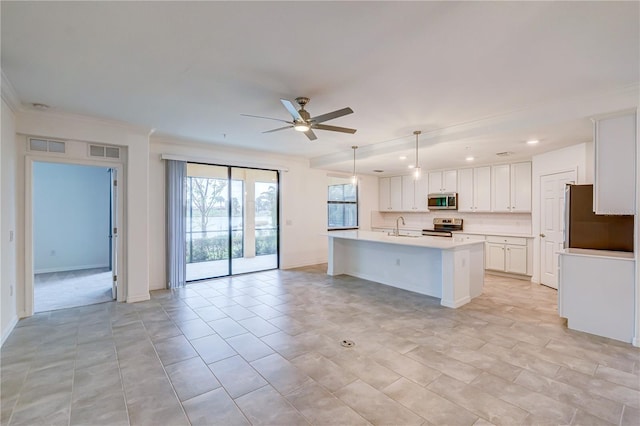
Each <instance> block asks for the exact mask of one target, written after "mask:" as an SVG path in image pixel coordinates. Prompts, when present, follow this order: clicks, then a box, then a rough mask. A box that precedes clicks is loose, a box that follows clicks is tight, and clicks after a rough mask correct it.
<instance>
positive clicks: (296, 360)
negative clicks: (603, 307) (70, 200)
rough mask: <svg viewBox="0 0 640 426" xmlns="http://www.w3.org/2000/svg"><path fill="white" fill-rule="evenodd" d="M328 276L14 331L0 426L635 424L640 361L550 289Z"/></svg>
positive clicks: (502, 281)
mask: <svg viewBox="0 0 640 426" xmlns="http://www.w3.org/2000/svg"><path fill="white" fill-rule="evenodd" d="M325 268H326V265H318V266H316V267H308V268H302V269H297V270H289V271H268V272H261V273H256V274H250V275H243V276H238V277H233V278H222V279H217V280H212V281H207V282H202V283H198V284H194V285H191V286H189V287H187V288H184V289H181V290H179V291H175V292H170V291H156V292H153V293H152V300H150V301H148V302H143V303H137V304H118V303H115V302H109V303H104V304H99V305H92V306H85V307H80V308H71V309H64V310H59V311H52V312H46V313H42V314H38V315H35V316H33V317H31V318H29V319H26V320H22V321H20V322H19V324H18V326H17V327H16V329H15V330H14V332H13V333H12V335H11V336H10V337H9V338H8V340H7V341H6V343H5V344H4V346H3V347H2V357H1V362H2V366H1V374H2V396H1V404H2V417H1V421H2V424H3V425H5V424H10V425H36V424H60V425H67V424H72V425H100V424H105V425H126V424H132V425H183V424H185V425H186V424H194V425H215V424H219V425H236V424H257V425H295V424H316V425H330V424H343V425H359V424H376V425H386V424H394V425H412V424H416V425H431V424H433V425H487V424H496V425H519V424H545V425H546V424H549V425H554V424H576V425H607V424H623V425H638V424H640V359H639V358H640V351H639V350H638V349H637V348H633V347H632V346H631V345H629V344H624V343H621V342H616V341H613V340H609V339H605V338H600V337H596V336H592V335H588V334H585V333H579V332H574V331H571V330H568V329H567V328H566V326H565V324H564V321H562V320H561V319H560V318H558V316H557V313H556V292H555V291H554V290H551V289H548V288H545V287H542V286H538V285H532V284H531V283H528V282H525V281H518V280H511V279H506V278H500V277H495V276H487V277H486V280H485V292H484V294H483V295H482V296H481V297H479V298H477V299H475V300H474V301H473V302H472V303H470V304H468V305H466V306H464V307H462V308H460V309H457V310H452V309H447V308H443V307H441V306H440V305H439V300H437V299H434V298H430V297H427V296H421V295H417V294H413V293H409V292H406V291H403V290H399V289H395V288H391V287H386V286H382V285H379V284H375V283H372V282H367V281H363V280H360V279H356V278H352V277H347V276H340V277H329V276H327V275H326V274H325ZM344 339H350V340H353V341H354V342H355V346H354V347H351V348H345V347H342V346H341V345H340V342H341V341H342V340H344Z"/></svg>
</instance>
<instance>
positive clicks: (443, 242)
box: [327, 231, 484, 308]
mask: <svg viewBox="0 0 640 426" xmlns="http://www.w3.org/2000/svg"><path fill="white" fill-rule="evenodd" d="M328 237H329V267H328V270H327V273H328V274H329V275H341V274H345V275H351V276H354V277H358V278H362V279H365V280H369V281H375V282H377V283H381V284H385V285H388V286H392V287H397V288H401V289H404V290H409V291H413V292H416V293H420V294H424V295H427V296H433V297H437V298H439V299H440V304H441V305H442V306H447V307H449V308H458V307H460V306H462V305H464V304H466V303H469V302H470V301H471V299H473V298H474V297H477V296H479V295H480V294H482V287H483V284H484V242H482V241H461V240H456V239H455V237H454V238H445V237H427V236H424V237H404V236H400V237H395V236H389V235H386V234H384V233H380V232H369V231H333V232H330V233H329V234H328Z"/></svg>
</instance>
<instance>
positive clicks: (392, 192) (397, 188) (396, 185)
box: [378, 176, 402, 212]
mask: <svg viewBox="0 0 640 426" xmlns="http://www.w3.org/2000/svg"><path fill="white" fill-rule="evenodd" d="M378 209H380V211H381V212H388V211H400V210H402V178H401V177H400V176H392V177H383V178H380V179H378Z"/></svg>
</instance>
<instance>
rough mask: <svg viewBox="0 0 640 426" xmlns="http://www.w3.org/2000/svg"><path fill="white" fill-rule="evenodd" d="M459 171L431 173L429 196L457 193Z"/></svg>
mask: <svg viewBox="0 0 640 426" xmlns="http://www.w3.org/2000/svg"><path fill="white" fill-rule="evenodd" d="M457 190H458V171H457V170H444V171H439V172H429V194H436V193H444V192H457Z"/></svg>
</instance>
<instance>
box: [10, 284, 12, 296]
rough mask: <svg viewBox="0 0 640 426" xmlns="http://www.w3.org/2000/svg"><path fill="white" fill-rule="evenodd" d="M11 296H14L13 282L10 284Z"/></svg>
mask: <svg viewBox="0 0 640 426" xmlns="http://www.w3.org/2000/svg"><path fill="white" fill-rule="evenodd" d="M9 296H13V284H12V285H10V286H9Z"/></svg>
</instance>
